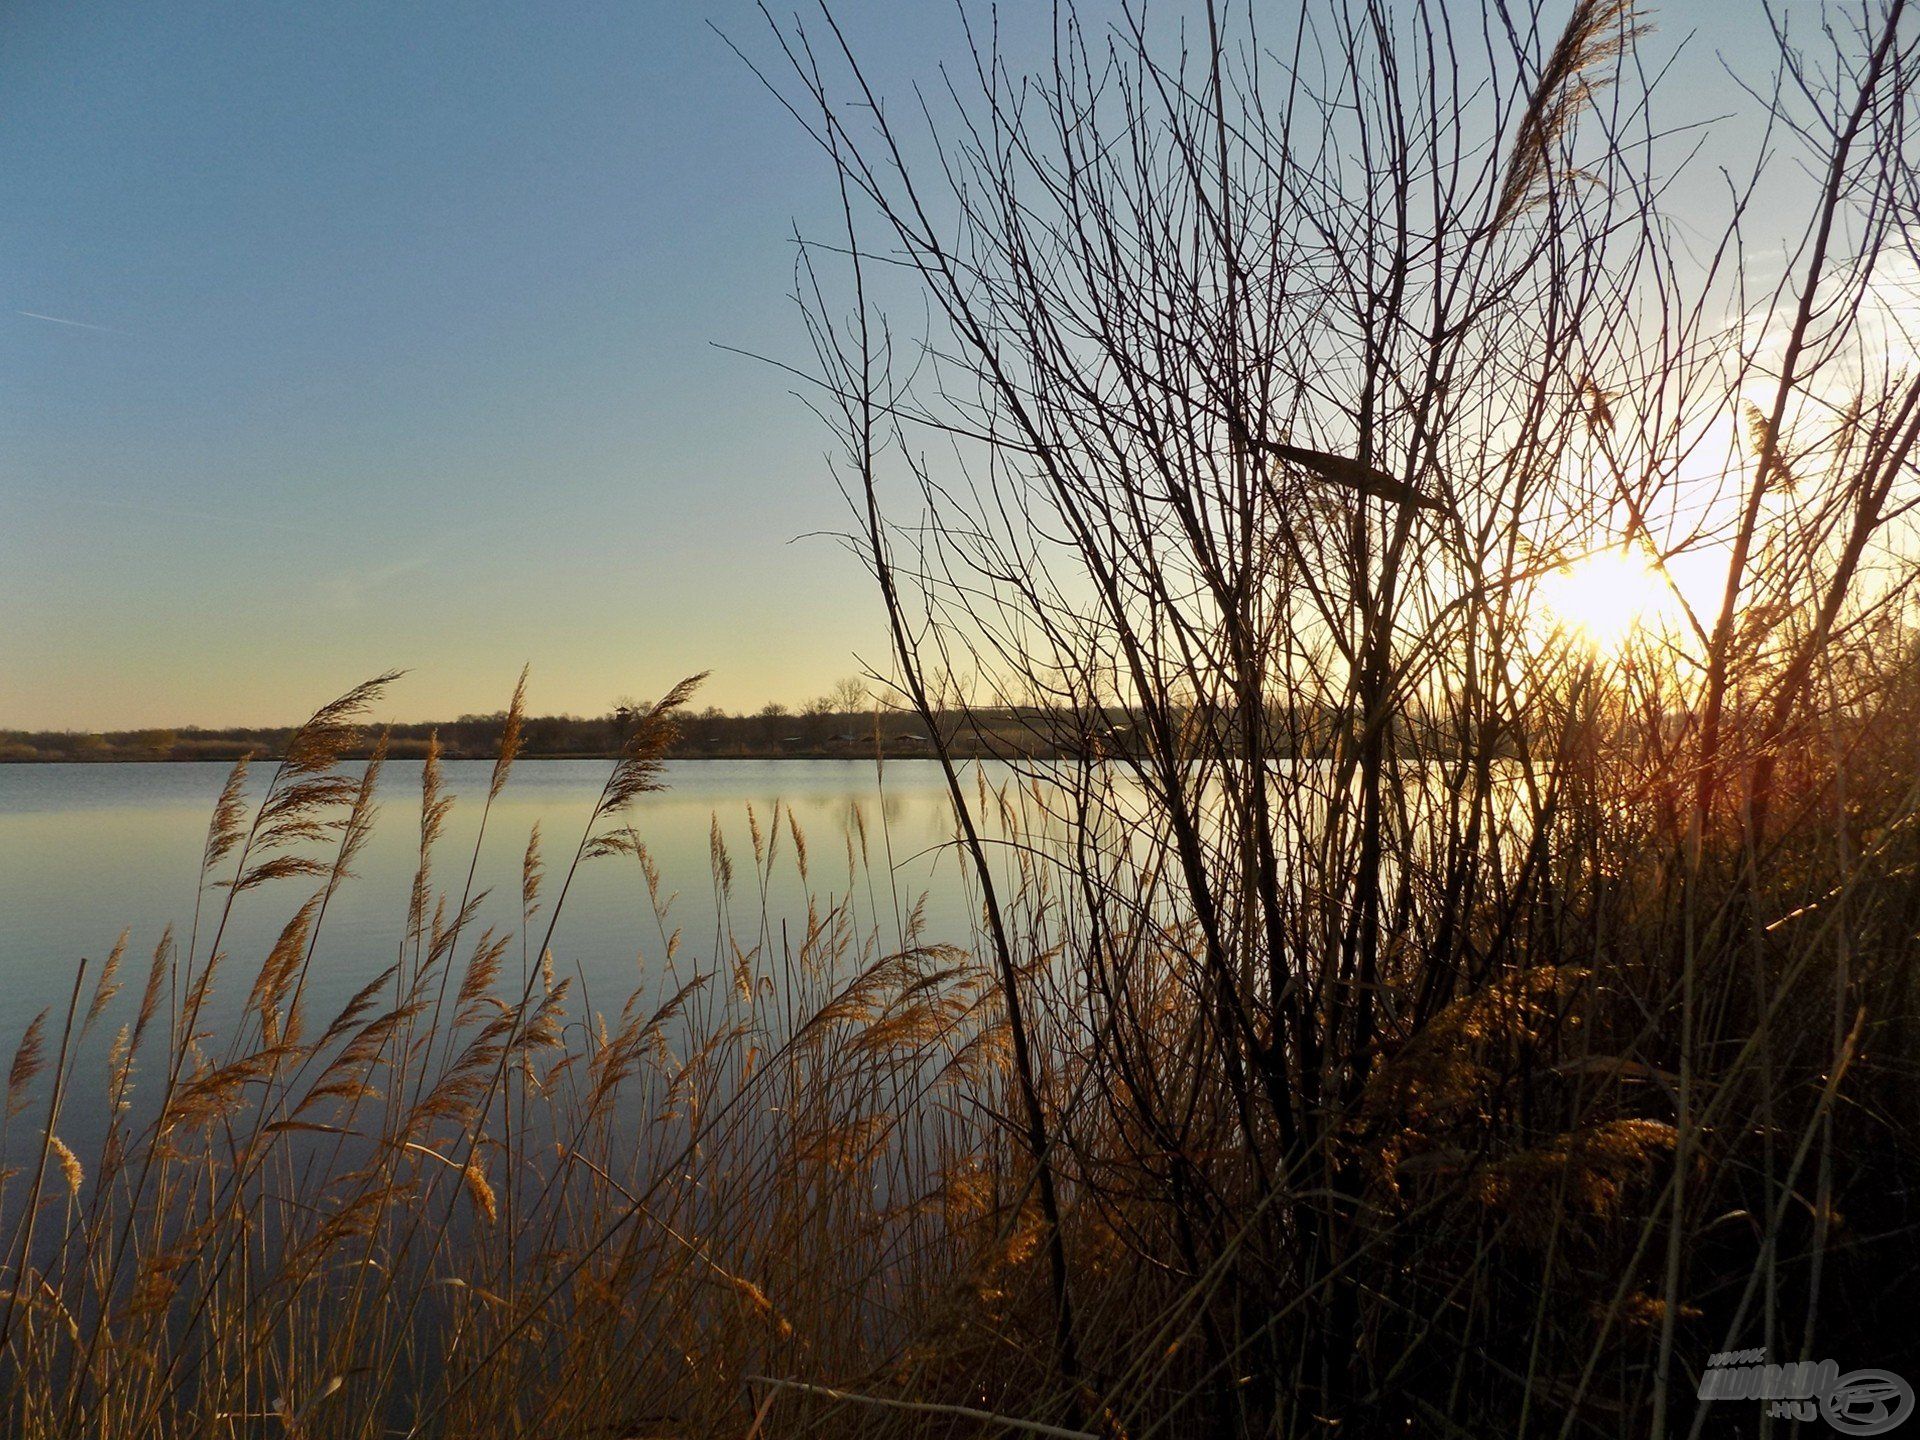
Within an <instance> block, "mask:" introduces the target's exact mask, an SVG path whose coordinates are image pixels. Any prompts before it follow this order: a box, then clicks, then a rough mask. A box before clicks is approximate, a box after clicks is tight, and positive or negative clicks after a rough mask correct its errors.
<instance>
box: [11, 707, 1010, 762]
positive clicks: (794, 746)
mask: <svg viewBox="0 0 1920 1440" xmlns="http://www.w3.org/2000/svg"><path fill="white" fill-rule="evenodd" d="M633 713H634V712H633V710H632V709H630V708H628V707H621V708H620V709H617V710H615V711H614V712H612V713H610V714H607V715H600V716H580V715H542V716H529V717H528V718H527V720H526V721H525V728H524V731H523V740H522V749H521V754H522V755H523V756H525V757H527V758H530V759H535V758H542V757H544V758H549V759H556V758H565V759H605V758H610V757H612V756H613V755H615V754H617V753H618V751H619V748H620V744H621V741H622V738H623V737H624V736H625V734H626V733H627V729H628V727H629V725H630V724H631V723H632V715H633ZM505 721H506V716H505V714H504V713H500V714H494V715H462V716H461V717H460V718H459V719H457V720H443V721H437V722H421V723H417V724H408V725H392V726H389V727H387V729H386V736H387V754H388V755H389V756H390V757H391V758H394V759H418V758H421V757H423V756H425V754H426V753H427V746H428V744H429V743H430V742H431V740H432V737H433V736H434V735H435V734H436V733H437V734H438V735H439V738H440V751H441V754H442V756H443V757H444V758H446V759H449V760H490V759H492V758H493V757H494V756H495V755H496V754H498V753H499V748H500V732H501V728H502V726H503V725H504V724H505ZM943 728H944V729H945V730H946V732H947V733H948V734H949V735H950V736H953V737H954V740H955V749H956V751H957V752H958V753H962V754H967V753H973V754H982V753H988V752H987V751H986V750H985V749H983V748H982V747H983V745H984V744H985V741H984V740H983V739H982V738H981V737H980V736H979V735H978V734H977V733H976V731H975V730H970V729H968V727H964V726H963V725H962V724H961V723H960V719H959V717H958V716H955V717H953V720H952V722H951V724H950V725H948V724H944V723H943ZM988 728H989V729H990V728H991V727H988ZM680 730H681V734H680V739H679V741H678V743H677V744H675V746H674V747H673V750H672V752H671V753H672V754H673V755H674V756H675V757H677V758H681V759H696V758H716V759H718V758H728V757H737V758H753V757H764V758H772V757H776V756H793V757H807V756H814V757H818V756H830V757H834V758H844V759H862V758H870V757H872V756H873V755H874V754H876V753H881V754H885V755H889V756H908V755H927V754H931V753H932V749H933V747H932V744H931V737H930V736H929V733H928V730H927V727H926V726H925V725H924V724H923V723H922V722H921V721H920V719H919V718H918V717H917V716H915V715H912V714H894V713H887V712H882V713H880V714H879V715H877V716H876V715H875V714H874V713H873V712H871V711H869V712H868V713H865V714H859V713H853V712H846V713H831V712H824V711H820V710H812V711H810V712H808V713H794V712H791V711H788V710H786V709H785V708H783V707H780V706H777V705H772V706H768V707H767V708H766V709H764V710H762V711H760V712H759V713H757V714H752V715H733V714H728V713H726V712H724V711H721V710H717V709H709V710H706V711H696V712H694V713H691V714H688V715H686V716H685V717H684V718H683V719H682V721H681V726H680ZM963 731H964V732H965V733H964V734H963V733H962V732H963ZM292 733H293V727H292V726H268V727H260V728H252V727H246V726H233V727H227V728H220V729H203V728H200V727H198V726H190V727H186V728H182V729H148V730H112V731H102V732H85V731H21V730H0V762H7V761H12V762H32V761H92V760H97V761H140V760H232V759H236V758H238V757H239V756H241V755H244V754H248V753H251V754H253V755H256V756H268V755H276V754H279V753H280V752H281V751H282V750H284V749H285V747H286V743H287V740H288V737H289V736H291V735H292ZM376 733H377V732H376ZM1009 739H1011V737H1009ZM1020 748H1021V749H1022V750H1024V748H1025V747H1020ZM356 753H360V754H364V753H365V747H362V749H361V750H360V751H359V752H356Z"/></svg>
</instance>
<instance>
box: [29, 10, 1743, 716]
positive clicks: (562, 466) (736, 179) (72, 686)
mask: <svg viewBox="0 0 1920 1440" xmlns="http://www.w3.org/2000/svg"><path fill="white" fill-rule="evenodd" d="M837 8H838V10H839V11H840V13H842V15H843V16H844V17H845V19H846V22H847V25H848V28H849V30H850V31H851V32H852V33H853V34H854V35H855V36H856V37H858V38H859V40H860V42H861V48H862V51H863V54H864V55H865V56H866V57H867V58H869V59H870V60H871V61H873V62H874V63H875V65H876V68H877V71H878V73H879V75H880V77H881V79H882V81H883V83H894V84H897V85H899V86H904V85H905V84H906V83H907V82H908V81H909V80H911V79H912V78H926V77H927V75H928V73H929V70H930V67H931V65H932V64H934V63H936V62H937V61H939V60H940V59H942V58H951V57H952V56H954V55H955V54H956V53H957V52H956V47H957V43H958V36H959V31H958V22H957V20H956V19H955V16H954V12H953V9H952V7H951V5H949V4H945V3H941V0H927V3H903V0H861V3H846V4H842V5H839V6H838V7H837ZM1006 8H1007V9H1008V11H1009V13H1012V12H1013V11H1014V9H1015V7H1006ZM1756 13H1757V12H1756ZM1044 15H1045V8H1044V7H1043V6H1038V5H1036V6H1033V7H1031V8H1030V9H1023V10H1021V11H1020V19H1021V21H1022V23H1024V24H1031V25H1035V26H1036V27H1038V26H1042V25H1044V23H1045V20H1044ZM709 20H712V21H714V22H716V23H717V24H719V25H720V26H721V27H722V28H723V29H725V30H726V31H728V32H729V33H731V34H734V35H736V36H738V37H741V38H742V39H743V40H745V41H746V42H747V43H748V45H749V48H752V49H756V50H758V51H760V52H761V53H764V52H765V49H766V45H765V31H764V28H763V23H762V22H761V21H760V20H759V19H758V17H757V16H756V14H755V13H754V11H753V10H752V8H751V6H750V5H749V4H746V3H737V0H713V3H698V0H626V3H619V4H604V3H593V0H587V3H573V0H570V3H566V4H533V3H501V4H491V5H459V6H455V5H428V4H399V3H392V0H382V3H341V0H330V3H328V4H325V5H288V4H258V3H251V4H239V3H185V0H162V3H152V0H146V3H138V4H97V5H86V6H76V5H72V4H70V3H50V0H13V3H11V4H9V5H8V6H7V7H6V9H5V11H4V14H3V15H0V195H4V196H5V203H4V205H0V375H3V376H4V384H3V385H0V498H3V499H4V502H5V505H6V510H7V514H8V523H7V524H6V526H5V527H4V528H3V529H0V607H3V613H4V615H5V617H6V621H5V625H4V627H3V628H0V725H8V726H15V727H42V726H55V727H69V726H70V727H78V728H96V727H98V728H105V727H114V726H127V725H148V724H168V725H174V724H183V723H194V722H197V723H205V724H222V723H244V722H262V723H267V722H281V721H286V720H289V719H292V718H295V717H296V716H297V715H298V714H300V713H302V712H304V710H306V709H307V708H310V707H311V706H312V705H313V704H314V703H317V702H318V701H320V700H322V699H324V698H327V697H328V696H330V695H331V694H333V693H335V692H336V691H338V690H340V689H342V688H344V687H345V686H347V685H348V684H350V683H352V682H353V681H355V680H358V679H360V678H363V677H364V676H366V675H369V674H372V673H374V672H376V671H378V670H381V669H385V668H389V667H395V666H399V667H406V668H409V669H410V670H411V671H412V675H411V678H410V679H409V680H408V681H407V682H406V683H405V685H403V687H401V689H400V690H399V691H398V692H397V693H396V696H395V707H394V709H395V713H396V714H398V715H400V716H402V717H406V718H416V717H432V716H445V715H452V714H456V713H459V712H462V711H469V710H488V709H494V708H497V707H498V706H499V705H501V704H502V703H504V700H505V698H506V696H507V694H508V693H509V692H510V690H511V688H512V684H513V679H514V677H515V675H516V674H517V672H518V670H519V667H520V665H521V663H522V662H523V661H524V660H531V661H532V663H533V666H534V674H535V686H534V695H533V699H534V704H535V708H537V709H539V710H542V711H567V710H571V711H577V712H582V713H597V712H600V711H603V710H605V709H606V708H607V707H608V705H609V704H610V702H611V701H612V700H613V699H614V698H615V697H616V696H618V695H622V694H629V695H641V696H644V695H648V694H655V693H658V692H659V691H660V690H661V689H663V688H664V687H665V686H666V685H667V684H668V683H670V681H671V680H673V679H675V678H677V677H678V676H679V675H681V674H683V673H686V672H688V671H691V670H696V669H705V668H712V669H713V670H714V671H715V676H714V679H713V681H712V683H711V685H710V687H709V690H708V692H707V696H706V698H708V699H710V700H712V701H715V702H717V703H720V704H724V705H728V706H732V707H745V706H757V705H758V704H759V703H760V702H761V701H762V700H764V699H766V698H769V697H777V698H780V699H783V700H787V701H789V702H793V701H797V700H800V699H802V698H804V697H805V696H807V695H809V694H813V693H817V692H819V691H821V690H823V689H825V688H826V687H827V685H828V684H829V683H831V681H832V680H834V679H835V678H836V677H838V676H840V675H843V674H847V673H849V672H851V671H852V670H853V669H854V668H855V666H854V662H853V658H852V656H853V652H854V651H856V650H861V651H864V652H866V653H870V654H872V653H876V652H878V651H879V650H881V649H882V648H883V640H882V632H881V629H880V626H879V624H878V615H877V607H876V605H875V603H874V600H873V597H872V593H871V588H870V584H869V582H868V581H867V579H866V577H865V575H864V574H863V572H861V570H860V569H859V568H858V566H857V565H856V564H855V563H854V562H853V561H852V560H851V559H850V558H848V557H847V556H845V555H844V554H843V553H842V552H841V551H840V550H839V549H838V548H837V547H836V546H834V545H832V544H831V543H830V542H828V541H825V540H821V539H806V538H801V537H804V536H806V535H807V534H808V532H813V531H818V530H821V529H824V528H832V527H836V526H838V525H840V524H842V523H843V521H844V518H845V516H844V510H843V507H842V502H841V500H840V498H839V496H838V494H837V492H836V491H835V490H834V488H833V486H832V484H831V483H830V481H829V479H828V476H827V472H826V469H825V465H824V462H823V458H822V457H823V455H824V453H825V451H826V449H827V448H828V445H829V443H830V437H829V436H827V435H826V434H825V432H824V431H823V430H821V429H820V427H819V426H818V424H817V422H816V421H814V420H813V418H812V417H811V416H809V415H808V414H807V413H806V412H805V411H804V410H803V409H802V408H801V407H800V405H799V404H798V403H797V402H796V401H794V400H793V399H792V398H791V396H790V395H789V394H788V389H789V386H788V382H787V381H785V380H783V379H782V378H781V377H780V376H779V375H777V374H776V373H774V372H773V371H770V370H768V369H766V368H765V367H761V366H757V365H755V364H754V363H752V362H750V361H747V360H743V359H740V358H738V357H736V356H733V355H730V354H727V353H724V352H723V351H721V350H719V349H716V348H715V344H716V342H717V343H719V344H726V345H734V346H739V347H743V348H746V349H749V350H755V351H760V352H765V353H772V354H775V355H780V356H784V357H788V358H798V357H799V356H800V354H801V352H802V349H803V337H802V334H801V332H800V330H799V327H798V323H797V320H796V317H795V315H794V313H793V310H792V307H791V305H790V304H789V303H788V301H787V299H786V295H787V291H788V287H789V285H790V281H791V258H792V257H791V250H790V247H789V244H788V236H789V234H790V233H791V230H792V228H793V225H794V223H795V222H796V221H797V222H798V223H799V224H800V225H801V226H802V227H803V228H808V227H815V226H817V225H819V224H821V223H824V222H826V221H827V220H829V219H830V212H829V211H828V210H827V209H826V208H825V207H826V206H827V205H828V204H829V203H830V202H831V199H832V190H831V184H830V180H829V176H828V174H827V172H826V170H825V167H824V162H823V160H822V159H821V157H820V156H819V155H818V154H817V153H815V152H813V151H812V150H810V149H809V147H808V145H807V143H806V142H805V140H804V138H803V137H802V136H800V135H799V133H798V132H797V131H796V129H795V128H794V126H793V125H792V123H791V122H790V121H789V120H787V118H786V117H784V116H783V115H782V114H781V113H780V112H779V111H778V109H777V107H776V106H775V105H774V103H773V101H772V100H771V99H770V97H768V96H767V95H766V94H765V93H764V91H763V90H762V89H761V87H760V85H759V82H758V81H756V80H755V79H754V78H753V76H752V75H751V74H750V73H748V71H747V70H746V69H745V68H744V67H743V66H742V64H741V63H740V62H739V61H738V60H737V59H736V58H735V57H734V56H733V55H731V54H730V53H729V52H728V50H727V49H726V47H725V45H724V44H723V43H722V41H721V40H720V39H719V38H718V37H717V36H716V35H715V34H714V33H713V32H712V31H711V30H710V29H709V28H708V23H707V22H708V21H709ZM1027 38H1028V39H1030V40H1037V39H1038V35H1037V34H1033V33H1031V32H1030V33H1029V36H1028V37H1027ZM1021 39H1022V37H1021V36H1020V35H1018V34H1017V33H1016V34H1015V35H1014V36H1013V37H1012V39H1011V43H1012V44H1013V46H1014V47H1015V53H1019V50H1018V47H1019V45H1020V43H1021Z"/></svg>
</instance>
